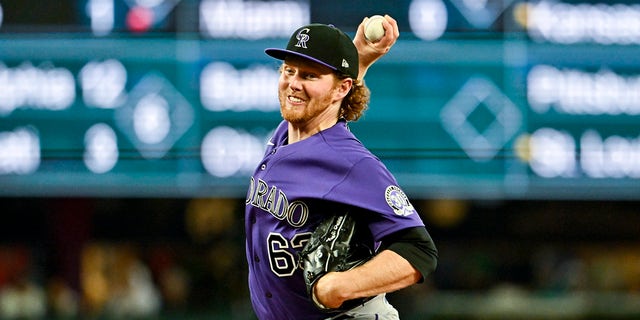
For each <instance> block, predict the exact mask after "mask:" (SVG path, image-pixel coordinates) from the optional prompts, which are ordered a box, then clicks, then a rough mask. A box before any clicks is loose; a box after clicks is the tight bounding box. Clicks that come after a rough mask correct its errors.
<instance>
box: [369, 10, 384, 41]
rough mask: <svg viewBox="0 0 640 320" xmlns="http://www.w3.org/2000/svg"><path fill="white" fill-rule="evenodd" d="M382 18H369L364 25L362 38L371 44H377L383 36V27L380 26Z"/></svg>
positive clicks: (377, 16) (378, 16)
mask: <svg viewBox="0 0 640 320" xmlns="http://www.w3.org/2000/svg"><path fill="white" fill-rule="evenodd" d="M382 21H384V17H383V16H381V15H375V16H371V17H370V18H369V20H367V23H366V24H365V25H364V36H365V38H367V40H369V41H371V42H377V41H379V40H380V38H382V37H383V36H384V27H383V26H382Z"/></svg>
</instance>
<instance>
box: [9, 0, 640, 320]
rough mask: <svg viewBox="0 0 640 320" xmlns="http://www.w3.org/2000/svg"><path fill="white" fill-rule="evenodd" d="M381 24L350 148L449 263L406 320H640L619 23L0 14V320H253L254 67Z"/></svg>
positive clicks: (258, 114) (522, 17)
mask: <svg viewBox="0 0 640 320" xmlns="http://www.w3.org/2000/svg"><path fill="white" fill-rule="evenodd" d="M385 13H387V14H390V15H392V16H393V17H394V18H396V19H397V20H398V23H399V26H400V30H401V37H400V39H399V41H398V43H397V44H396V46H395V47H394V48H393V49H392V51H391V53H389V54H388V55H387V56H385V57H384V58H382V59H381V60H380V61H379V62H378V63H377V64H376V65H375V66H374V67H372V68H371V69H370V71H369V72H368V74H367V84H368V85H369V87H370V88H371V90H372V103H371V105H370V109H369V110H368V111H367V113H366V115H365V117H364V118H363V119H362V120H360V121H359V122H357V123H353V124H352V125H351V128H352V130H353V131H354V132H355V133H356V134H357V135H358V136H359V137H360V138H361V140H362V141H363V143H364V144H365V145H367V146H368V147H369V148H370V149H371V150H372V151H373V152H374V153H376V154H377V155H378V156H379V157H380V158H381V159H382V160H383V161H384V162H385V163H386V164H387V165H388V167H389V168H390V169H391V171H393V172H394V174H395V175H396V177H397V178H398V180H399V182H400V184H401V185H402V186H403V188H404V189H405V191H407V193H408V194H409V195H410V197H411V198H412V202H413V203H414V205H416V206H417V207H418V208H419V209H420V212H421V214H422V216H423V219H424V220H425V222H426V223H427V225H428V228H429V230H430V232H431V233H432V236H433V237H434V239H435V241H436V244H437V246H438V248H439V250H440V262H439V267H438V269H437V271H436V272H435V274H433V275H432V276H430V277H429V278H428V279H427V280H426V283H425V284H421V285H416V286H413V287H411V288H409V289H407V290H404V291H401V292H397V293H394V294H392V295H390V300H392V301H393V302H394V304H396V305H397V306H398V308H399V309H400V311H401V315H402V316H403V319H637V318H639V317H640V209H638V207H639V205H640V180H638V179H639V178H640V127H639V126H638V123H640V122H638V120H640V118H639V114H640V46H639V44H640V6H639V5H638V4H637V2H636V1H631V0H614V1H605V0H529V1H526V0H400V1H373V0H369V1H365V0H352V1H339V0H324V1H320V0H278V1H258V0H61V1H39V0H0V212H2V215H1V217H2V220H0V221H1V222H0V318H2V319H204V318H206V319H254V315H253V314H252V311H251V306H250V303H249V301H248V295H247V286H246V281H245V279H246V266H245V262H244V242H243V237H244V235H243V206H244V199H245V193H246V187H247V185H248V177H249V175H250V174H251V171H252V170H253V166H254V165H255V163H257V161H259V159H260V157H261V153H262V150H263V145H264V143H265V141H266V138H267V137H268V136H269V133H270V131H271V130H272V129H273V128H274V127H275V125H276V124H277V123H278V122H279V119H280V115H279V112H278V105H277V101H276V90H275V82H276V81H277V62H275V61H273V60H272V59H271V58H269V57H267V56H266V55H265V54H264V53H263V49H264V48H266V47H271V46H282V45H283V44H284V43H285V42H286V39H287V38H288V37H289V35H290V33H291V32H292V31H293V30H295V28H296V27H298V26H299V25H302V24H305V23H309V22H321V23H331V24H334V25H336V26H338V27H340V28H342V29H343V30H345V31H348V32H349V33H350V34H353V32H354V31H355V28H356V27H357V25H358V24H359V22H360V21H361V20H362V19H363V18H364V17H365V16H370V15H373V14H385Z"/></svg>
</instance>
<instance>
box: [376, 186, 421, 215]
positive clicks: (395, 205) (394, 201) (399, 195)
mask: <svg viewBox="0 0 640 320" xmlns="http://www.w3.org/2000/svg"><path fill="white" fill-rule="evenodd" d="M384 197H385V199H386V200H387V204H388V205H389V206H390V207H391V209H393V212H395V214H397V215H399V216H404V217H406V216H408V215H410V214H412V213H414V212H416V210H415V209H414V208H413V205H412V204H411V202H409V198H408V197H407V195H406V194H405V193H404V192H403V191H402V189H400V188H399V187H398V186H393V185H392V186H388V187H387V190H385V192H384Z"/></svg>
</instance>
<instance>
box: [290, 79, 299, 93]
mask: <svg viewBox="0 0 640 320" xmlns="http://www.w3.org/2000/svg"><path fill="white" fill-rule="evenodd" d="M289 88H291V90H294V91H300V90H302V82H301V81H300V79H298V77H297V76H296V77H291V78H290V79H289Z"/></svg>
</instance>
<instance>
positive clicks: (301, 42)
mask: <svg viewBox="0 0 640 320" xmlns="http://www.w3.org/2000/svg"><path fill="white" fill-rule="evenodd" d="M307 32H309V28H304V29H302V30H300V32H298V34H297V35H296V39H298V43H296V47H298V48H305V49H307V41H309V35H308V34H307Z"/></svg>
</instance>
